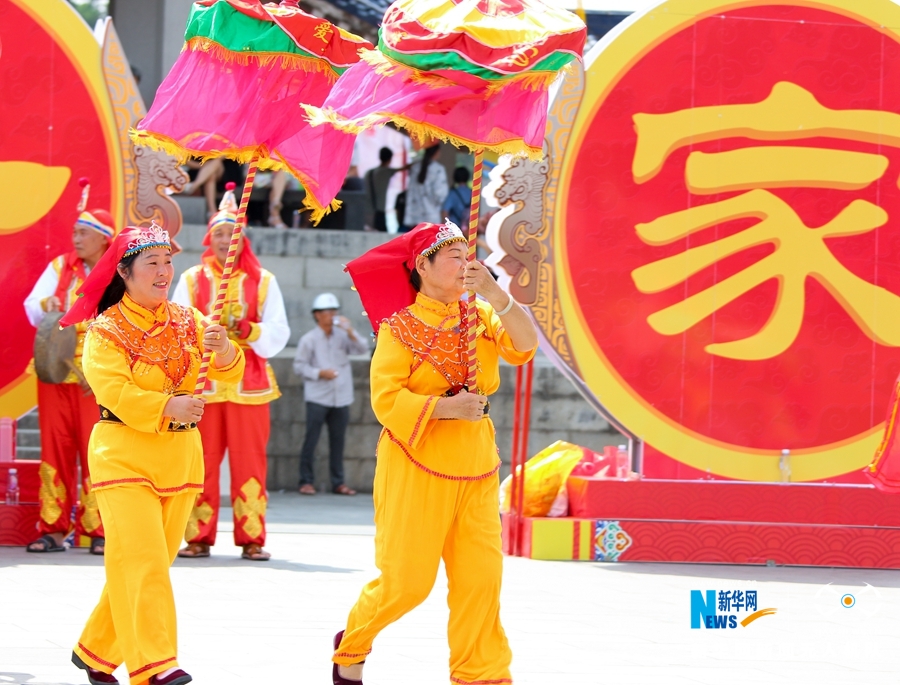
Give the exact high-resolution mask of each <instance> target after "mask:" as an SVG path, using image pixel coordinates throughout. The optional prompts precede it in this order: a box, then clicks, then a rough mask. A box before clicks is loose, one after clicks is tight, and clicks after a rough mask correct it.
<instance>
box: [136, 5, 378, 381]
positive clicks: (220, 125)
mask: <svg viewBox="0 0 900 685" xmlns="http://www.w3.org/2000/svg"><path fill="white" fill-rule="evenodd" d="M371 47H372V45H371V43H368V42H367V41H365V40H363V39H362V38H360V37H358V36H355V35H353V34H351V33H348V32H346V31H344V30H343V29H340V28H338V27H337V26H334V25H333V24H331V23H330V22H328V21H325V20H323V19H318V18H317V17H314V16H312V15H310V14H307V13H306V12H304V11H302V10H301V9H300V8H299V7H298V6H297V0H283V1H282V2H281V4H280V5H276V4H274V3H272V4H267V5H263V3H262V2H261V1H260V0H200V1H199V2H195V3H194V4H193V6H192V8H191V14H190V17H189V19H188V24H187V29H186V31H185V45H184V49H183V50H182V53H181V55H180V56H179V57H178V60H177V61H176V62H175V65H174V66H173V67H172V69H171V71H170V72H169V74H168V75H167V76H166V78H165V80H164V81H163V83H162V84H161V85H160V87H159V90H158V91H157V93H156V98H155V100H154V102H153V106H152V107H151V108H150V111H149V112H148V113H147V116H146V117H145V118H144V119H143V120H142V121H141V122H140V124H139V125H138V126H137V127H136V130H135V131H132V134H131V135H132V139H133V140H134V142H135V143H136V144H138V145H145V146H148V147H151V148H154V149H158V150H165V151H166V152H168V153H170V154H172V155H173V156H175V157H177V158H179V159H180V160H182V161H184V160H186V159H187V158H189V157H199V158H200V159H208V158H212V157H228V158H230V159H233V160H235V161H238V162H241V163H243V162H249V170H248V172H247V180H246V182H245V184H244V190H243V194H242V196H241V203H240V207H239V210H238V218H237V221H236V223H235V227H234V232H233V234H232V240H231V248H230V249H229V252H228V258H227V260H226V263H225V267H224V269H223V276H222V282H221V285H220V287H219V293H218V296H217V298H216V303H215V306H214V309H213V317H214V320H217V319H218V318H219V317H220V316H221V310H222V305H223V304H224V298H225V293H226V291H227V287H228V279H229V277H230V276H231V271H232V265H233V262H234V254H235V253H236V251H237V245H238V241H239V240H240V236H241V233H242V231H243V227H244V224H245V223H246V212H247V204H248V202H249V200H250V191H251V189H252V187H253V180H254V178H255V176H256V171H257V169H258V168H262V169H273V170H286V171H288V172H290V173H291V174H293V175H294V176H296V177H297V178H298V179H299V180H300V182H301V183H302V184H303V186H304V188H305V190H306V197H305V199H304V204H305V205H306V207H307V208H309V209H310V210H312V219H313V221H314V222H317V221H319V220H320V219H321V217H322V216H324V214H325V213H327V212H328V211H330V210H331V209H336V208H337V206H339V203H337V202H336V201H334V197H335V195H337V192H338V190H340V187H341V183H342V182H343V178H340V179H335V178H334V177H333V176H330V175H327V174H323V173H322V168H323V166H327V165H328V164H329V162H330V155H331V154H333V153H344V154H346V156H347V157H348V158H349V156H350V155H351V154H352V150H353V139H354V137H353V136H352V135H349V134H347V133H344V132H340V131H336V130H328V129H327V128H323V129H315V128H312V127H311V126H309V125H308V124H307V122H306V121H305V120H304V119H303V117H302V115H301V114H300V113H299V112H298V106H299V105H300V104H311V105H318V104H322V103H324V101H325V99H326V97H327V96H328V94H329V92H330V90H331V88H332V86H333V85H334V83H335V81H336V80H337V78H338V76H340V74H341V73H343V72H344V71H345V70H346V69H347V68H348V67H349V66H350V65H352V64H354V63H356V62H358V60H359V57H358V55H357V52H358V51H359V49H360V48H371ZM323 178H324V179H325V181H324V182H320V179H323ZM207 369H208V357H205V358H204V363H203V366H202V367H201V374H200V377H199V378H198V382H197V390H196V393H198V394H199V393H200V392H202V390H203V386H204V384H205V381H206V371H207Z"/></svg>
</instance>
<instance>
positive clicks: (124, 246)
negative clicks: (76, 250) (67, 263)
mask: <svg viewBox="0 0 900 685" xmlns="http://www.w3.org/2000/svg"><path fill="white" fill-rule="evenodd" d="M154 247H165V248H168V249H170V250H171V249H172V243H171V241H170V240H169V234H168V233H167V232H166V231H164V230H163V229H161V228H160V227H159V226H157V225H156V224H155V223H154V224H151V225H150V226H149V228H138V227H136V226H127V227H126V228H125V229H124V230H123V231H122V232H121V233H119V235H117V236H116V237H115V240H113V242H112V245H110V246H109V249H108V250H107V251H106V252H104V253H103V256H102V257H100V260H99V261H98V262H97V264H96V265H95V266H94V268H93V269H91V273H89V274H88V277H87V279H86V280H85V281H84V283H82V284H81V287H80V288H79V289H78V299H77V300H76V301H75V304H73V305H72V308H71V309H69V311H67V312H66V314H65V316H63V318H62V319H60V320H59V325H60V326H71V325H72V324H76V323H80V322H81V321H87V320H88V319H93V318H94V317H95V316H97V305H99V304H100V300H101V298H102V297H103V293H104V292H105V291H106V288H107V286H108V285H109V284H110V283H112V280H113V276H114V275H115V273H116V267H117V266H118V265H119V262H121V261H122V260H123V259H124V258H125V257H130V256H131V255H133V254H136V253H138V252H143V251H144V250H149V249H151V248H154Z"/></svg>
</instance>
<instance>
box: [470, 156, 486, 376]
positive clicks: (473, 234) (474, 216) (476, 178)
mask: <svg viewBox="0 0 900 685" xmlns="http://www.w3.org/2000/svg"><path fill="white" fill-rule="evenodd" d="M483 164H484V150H482V149H479V150H476V151H475V168H474V170H473V172H472V206H471V209H470V210H469V261H470V262H474V261H475V241H476V240H477V239H478V219H479V214H480V210H481V170H482V166H483ZM476 327H477V325H476V321H475V291H474V290H470V291H469V296H468V299H467V300H466V330H467V332H468V340H467V341H466V342H467V347H466V362H467V364H468V368H467V373H466V387H467V388H468V389H469V392H475V389H476V387H477V386H476V381H475V367H476V361H477V360H476V359H475V337H476V336H475V334H476V330H475V329H476Z"/></svg>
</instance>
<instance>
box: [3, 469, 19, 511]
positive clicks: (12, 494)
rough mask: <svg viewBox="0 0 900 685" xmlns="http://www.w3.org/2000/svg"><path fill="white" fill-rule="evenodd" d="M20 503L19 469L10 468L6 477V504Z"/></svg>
mask: <svg viewBox="0 0 900 685" xmlns="http://www.w3.org/2000/svg"><path fill="white" fill-rule="evenodd" d="M18 503H19V472H18V470H17V469H10V470H9V474H8V476H7V479H6V504H7V505H16V504H18Z"/></svg>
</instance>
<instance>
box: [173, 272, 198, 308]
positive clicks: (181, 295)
mask: <svg viewBox="0 0 900 685" xmlns="http://www.w3.org/2000/svg"><path fill="white" fill-rule="evenodd" d="M169 299H170V300H171V301H172V302H174V303H175V304H180V305H181V306H183V307H192V306H193V305H192V304H191V294H190V293H189V292H188V284H187V278H185V275H184V274H181V278H179V279H178V285H177V286H175V292H174V293H172V297H170V298H169Z"/></svg>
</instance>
